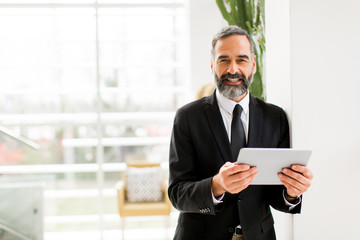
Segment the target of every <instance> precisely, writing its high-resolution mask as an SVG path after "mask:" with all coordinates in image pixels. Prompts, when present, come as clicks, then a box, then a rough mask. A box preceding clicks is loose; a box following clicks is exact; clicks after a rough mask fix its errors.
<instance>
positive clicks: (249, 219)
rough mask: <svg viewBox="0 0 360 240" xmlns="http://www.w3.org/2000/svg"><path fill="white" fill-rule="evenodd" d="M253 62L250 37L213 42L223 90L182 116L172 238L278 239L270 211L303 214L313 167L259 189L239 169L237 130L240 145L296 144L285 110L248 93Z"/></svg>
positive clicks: (237, 33)
mask: <svg viewBox="0 0 360 240" xmlns="http://www.w3.org/2000/svg"><path fill="white" fill-rule="evenodd" d="M255 58H256V56H254V47H253V43H252V42H251V38H250V36H249V35H248V33H247V32H246V31H244V30H243V29H241V28H238V27H236V26H229V27H225V28H223V29H222V30H221V31H220V32H219V33H218V34H216V35H215V36H214V39H213V41H212V61H211V69H212V72H213V74H214V78H215V83H216V85H217V90H215V92H214V93H213V94H212V95H211V96H209V97H205V98H201V99H199V100H197V101H195V102H192V103H189V104H187V105H185V106H184V107H182V108H180V109H179V110H178V111H177V113H176V116H175V120H174V126H173V132H172V137H171V144H170V160H169V162H170V163H169V167H170V184H169V189H168V194H169V197H170V200H171V202H172V204H173V205H174V207H175V208H177V209H178V210H179V211H180V215H179V220H178V225H177V228H176V232H175V237H174V239H179V240H191V239H202V240H205V239H211V240H230V239H245V240H274V239H276V237H275V231H274V226H273V223H274V222H273V218H272V215H271V211H270V208H269V206H272V207H274V208H275V209H278V210H280V211H283V212H289V213H299V212H300V208H301V195H302V194H303V193H304V192H305V191H306V190H307V189H308V188H309V187H310V184H311V179H312V173H311V172H310V170H309V169H307V168H306V167H304V166H299V165H294V166H292V167H291V169H284V170H283V172H282V173H279V178H280V180H281V182H282V183H283V185H275V186H260V185H250V184H251V182H252V181H253V180H254V178H255V177H256V174H257V169H256V168H255V167H250V166H248V165H238V164H236V163H234V161H235V160H236V157H237V154H238V149H236V150H235V151H234V150H233V149H234V148H233V145H235V142H238V140H236V139H235V138H234V136H235V135H238V132H242V140H241V141H243V143H242V146H241V147H266V148H288V147H289V145H290V144H289V125H288V121H287V118H286V115H285V113H284V111H283V110H282V109H281V108H279V107H277V106H274V105H271V104H268V103H265V102H263V101H262V100H260V99H257V98H255V97H253V96H251V95H250V94H249V91H248V87H249V85H250V84H251V81H252V77H253V74H254V73H255V72H256V61H255ZM236 105H240V106H241V109H242V111H240V112H241V113H240V114H241V115H240V116H241V121H240V120H239V121H240V122H241V124H240V125H241V128H238V127H236V129H240V130H239V131H238V130H236V131H235V130H234V129H235V127H234V126H235V125H232V124H233V123H232V122H235V120H233V115H236V114H238V113H234V114H233V109H235V107H236ZM236 108H237V109H239V108H240V107H236ZM234 119H235V118H234ZM238 125H239V123H238ZM232 128H233V131H234V132H232ZM232 135H234V136H232ZM240 136H241V134H240ZM232 137H233V138H234V139H232Z"/></svg>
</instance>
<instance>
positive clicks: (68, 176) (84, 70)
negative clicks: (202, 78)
mask: <svg viewBox="0 0 360 240" xmlns="http://www.w3.org/2000/svg"><path fill="white" fill-rule="evenodd" d="M186 14H187V10H186V7H185V3H184V1H180V0H179V1H171V0H167V1H166V0H162V1H153V0H147V1H130V0H128V1H121V0H118V1H117V0H112V1H110V0H103V1H100V0H99V1H98V2H95V1H90V0H89V1H87V0H77V1H67V0H58V1H46V0H39V1H30V0H27V1H26V0H23V1H20V0H18V1H4V0H0V30H1V31H0V52H1V54H0V79H1V84H2V87H1V89H0V165H1V166H0V172H1V175H0V183H6V182H36V181H42V182H45V183H46V187H45V194H44V211H45V212H44V232H45V239H46V240H51V239H57V238H60V236H61V237H62V238H63V237H64V235H61V233H64V234H66V233H72V234H70V235H69V236H75V237H77V238H78V237H81V236H86V237H87V239H91V237H93V238H94V239H113V238H111V234H110V233H111V232H112V231H115V230H117V229H120V218H119V217H118V214H117V205H116V192H115V190H114V189H113V186H114V185H115V183H116V181H118V180H119V179H120V178H121V172H122V171H123V170H124V167H125V165H124V162H125V161H126V160H131V159H146V160H149V161H161V162H163V163H164V166H165V167H166V166H167V163H166V162H167V158H168V144H169V138H170V132H171V126H172V119H173V117H174V112H175V110H176V108H177V107H178V106H180V105H182V104H183V103H184V102H185V101H187V96H186V93H187V92H188V83H187V80H186V79H187V71H188V69H187V66H186V63H187V51H188V50H187V44H186V40H187V31H188V29H187V25H186ZM5 132H6V133H7V134H5ZM11 136H22V137H25V138H24V139H20V140H23V141H19V140H18V139H16V137H15V138H14V137H11ZM28 140H30V141H32V142H34V143H36V144H38V146H39V149H34V148H33V147H31V143H30V145H29V144H27V143H28ZM94 230H96V233H95V235H94V234H90V235H89V238H88V235H83V234H89V233H93V232H94ZM75 232H77V234H75ZM59 234H60V235H59ZM74 234H75V235H74ZM99 235H100V236H101V238H99ZM118 236H119V235H118Z"/></svg>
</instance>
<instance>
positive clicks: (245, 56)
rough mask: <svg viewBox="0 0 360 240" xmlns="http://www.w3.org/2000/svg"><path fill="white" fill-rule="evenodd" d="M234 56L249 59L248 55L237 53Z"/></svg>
mask: <svg viewBox="0 0 360 240" xmlns="http://www.w3.org/2000/svg"><path fill="white" fill-rule="evenodd" d="M236 57H238V58H246V59H250V57H249V56H248V55H237V56H236Z"/></svg>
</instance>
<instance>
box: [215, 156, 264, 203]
mask: <svg viewBox="0 0 360 240" xmlns="http://www.w3.org/2000/svg"><path fill="white" fill-rule="evenodd" d="M256 175H257V168H256V167H250V166H249V165H245V164H237V163H231V162H226V163H225V164H224V165H223V166H222V167H221V168H220V171H219V173H218V174H216V175H215V176H214V177H213V179H212V183H211V188H212V192H213V194H214V197H219V196H221V195H222V194H224V193H225V192H228V193H232V194H236V193H239V192H241V191H242V190H244V189H245V188H247V187H248V186H249V185H250V183H251V182H252V181H253V180H254V179H255V177H256Z"/></svg>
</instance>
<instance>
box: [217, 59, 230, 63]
mask: <svg viewBox="0 0 360 240" xmlns="http://www.w3.org/2000/svg"><path fill="white" fill-rule="evenodd" d="M226 62H228V60H227V59H220V60H219V63H226Z"/></svg>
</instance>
